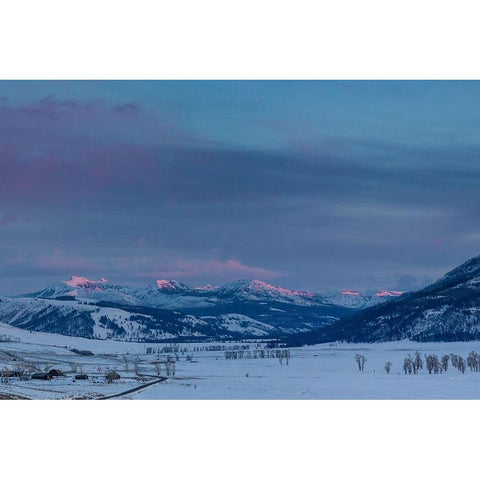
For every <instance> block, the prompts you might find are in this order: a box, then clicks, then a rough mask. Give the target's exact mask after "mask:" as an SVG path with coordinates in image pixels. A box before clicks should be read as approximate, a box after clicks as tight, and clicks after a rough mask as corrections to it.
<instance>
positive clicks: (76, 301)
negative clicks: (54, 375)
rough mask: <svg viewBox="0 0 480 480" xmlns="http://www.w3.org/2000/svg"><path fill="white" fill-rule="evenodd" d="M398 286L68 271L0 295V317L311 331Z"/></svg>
mask: <svg viewBox="0 0 480 480" xmlns="http://www.w3.org/2000/svg"><path fill="white" fill-rule="evenodd" d="M400 293H401V292H388V291H382V292H378V293H377V294H375V295H371V296H366V295H362V294H360V293H358V292H355V291H352V290H344V291H343V292H339V293H338V294H335V295H331V296H326V295H320V294H317V293H312V292H305V291H298V290H290V289H287V288H283V287H278V286H274V285H270V284H268V283H265V282H263V281H260V280H240V281H237V282H233V283H229V284H226V285H223V286H219V287H217V286H212V285H206V286H202V287H190V286H188V285H185V284H184V283H181V282H178V281H174V280H158V281H156V282H155V283H153V284H152V285H148V286H146V287H143V288H134V287H128V286H123V285H115V284H111V283H110V282H109V281H108V280H106V279H105V278H102V279H101V280H88V279H87V278H84V277H72V278H71V279H70V280H67V281H62V282H58V283H55V284H53V285H50V286H48V287H46V288H45V289H43V290H41V291H39V292H35V293H29V294H25V295H21V296H19V297H15V298H2V299H0V321H2V322H5V323H9V324H11V325H13V326H15V327H19V328H23V329H28V330H32V331H40V332H50V333H59V334H63V335H72V336H80V337H86V338H98V339H106V338H113V339H118V340H127V341H141V342H152V341H179V340H182V341H196V340H198V341H206V340H238V339H246V338H267V339H275V338H280V337H284V336H285V335H288V334H292V333H299V332H309V331H312V330H316V329H318V328H319V327H322V326H325V325H329V324H331V323H332V322H336V321H338V320H339V319H340V318H341V317H343V316H345V315H348V314H351V313H352V312H356V311H359V310H360V309H361V308H364V307H366V306H369V305H376V304H379V303H384V302H386V301H388V300H389V299H391V298H396V297H397V296H398V295H400Z"/></svg>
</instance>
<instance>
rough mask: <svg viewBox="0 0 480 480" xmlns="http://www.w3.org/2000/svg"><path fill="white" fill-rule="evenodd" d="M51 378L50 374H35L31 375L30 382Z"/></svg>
mask: <svg viewBox="0 0 480 480" xmlns="http://www.w3.org/2000/svg"><path fill="white" fill-rule="evenodd" d="M51 379H52V377H51V375H50V373H45V372H37V373H34V374H33V375H32V380H51Z"/></svg>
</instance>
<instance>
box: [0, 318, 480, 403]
mask: <svg viewBox="0 0 480 480" xmlns="http://www.w3.org/2000/svg"><path fill="white" fill-rule="evenodd" d="M0 335H1V336H8V337H9V338H11V339H13V340H14V341H11V342H1V343H0V369H1V368H4V367H8V368H14V367H15V364H16V363H17V362H19V361H21V362H29V363H31V364H34V365H36V366H37V369H39V371H43V370H44V369H45V368H58V369H61V370H62V371H64V372H65V373H66V374H67V376H66V377H62V378H54V379H52V380H50V381H43V380H30V381H23V380H20V379H18V378H12V379H9V382H8V384H0V397H2V396H3V397H26V398H52V399H56V398H100V397H103V396H109V395H113V394H121V393H122V392H125V391H127V390H129V389H131V388H135V387H137V386H145V385H146V384H147V383H150V382H152V380H155V378H153V377H152V376H153V375H156V371H155V366H154V362H155V361H158V360H160V361H162V362H164V361H165V360H166V358H167V353H161V352H160V350H161V349H162V348H164V347H169V345H168V344H164V343H162V344H150V343H149V344H145V343H130V342H116V341H112V340H104V341H102V340H89V339H82V338H76V337H66V336H62V335H54V334H44V333H33V332H27V331H24V330H20V329H17V328H14V327H11V326H8V325H4V324H0ZM212 345H213V344H200V343H191V344H177V346H178V347H180V349H182V350H184V351H183V352H180V353H179V355H178V359H177V360H176V362H175V370H176V372H175V376H169V377H168V379H167V380H165V381H163V382H160V383H157V384H153V385H149V386H146V387H145V388H143V389H141V390H138V391H136V392H134V393H130V394H125V395H121V396H120V397H118V398H127V399H192V400H194V399H478V398H480V388H479V386H480V373H475V372H471V371H470V369H467V371H466V372H465V374H461V373H460V372H458V371H457V370H455V369H454V368H452V367H451V366H450V368H449V369H448V371H447V372H446V373H442V374H437V375H435V374H431V375H429V374H428V373H427V371H426V370H425V369H423V370H421V371H420V373H419V374H418V375H405V374H404V373H403V369H402V365H403V359H404V358H405V357H406V356H407V355H408V354H412V355H413V354H414V353H415V351H417V350H418V351H419V352H421V353H422V356H423V354H431V353H433V354H437V355H439V356H442V355H444V354H450V353H455V354H457V355H461V356H462V357H464V358H466V357H467V355H468V353H469V352H471V351H472V350H475V351H480V342H468V343H414V342H408V341H402V342H390V343H381V344H334V345H333V344H329V345H327V344H323V345H316V346H312V347H303V348H294V349H291V350H290V352H291V358H290V361H289V364H288V365H287V364H286V362H285V360H284V361H283V364H282V365H281V364H280V362H279V360H278V359H277V358H246V357H247V356H253V351H254V350H259V349H264V348H265V347H264V345H261V346H259V345H257V344H255V343H251V344H248V346H249V349H248V352H250V353H249V354H248V355H247V354H246V355H244V358H242V359H236V360H233V359H230V360H227V359H226V358H225V353H224V351H222V350H218V351H208V350H203V347H205V346H207V347H209V346H210V347H211V346H212ZM214 345H216V346H217V347H218V348H227V349H229V348H230V349H231V348H235V346H236V345H243V346H245V345H246V344H235V343H232V342H230V343H226V344H221V343H218V342H217V343H215V344H214ZM71 348H77V349H86V350H90V351H91V352H93V353H94V354H95V355H94V356H82V355H78V354H75V353H73V352H71V351H70V349H71ZM150 348H151V349H153V353H151V352H150V350H147V349H150ZM246 351H247V350H246ZM147 352H148V353H147ZM357 353H359V354H361V355H364V356H365V357H366V358H367V362H366V365H365V370H364V372H359V371H358V368H357V366H356V364H355V360H354V356H355V354H357ZM187 355H188V356H190V355H193V358H187ZM171 356H172V357H174V356H175V355H174V354H171ZM14 359H16V360H14ZM125 360H127V361H126V362H125ZM387 361H390V362H392V364H393V367H392V371H391V373H390V374H387V373H386V372H385V371H384V365H385V362H387ZM135 363H136V364H137V365H138V369H139V371H140V375H137V374H136V373H135V372H134V364H135ZM163 368H164V369H165V365H164V366H163ZM110 370H115V371H117V372H118V373H119V374H120V375H121V377H122V378H121V379H120V380H117V381H116V382H114V383H111V384H109V383H107V382H106V380H105V374H106V373H107V372H108V371H110ZM75 371H76V372H75ZM79 372H83V373H87V374H88V375H89V379H88V380H87V381H79V380H77V381H74V375H75V373H79ZM137 373H138V372H137ZM157 373H158V372H157ZM160 375H165V376H166V372H165V370H163V372H162V373H160Z"/></svg>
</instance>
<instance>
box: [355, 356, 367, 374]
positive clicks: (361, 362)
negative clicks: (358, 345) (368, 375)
mask: <svg viewBox="0 0 480 480" xmlns="http://www.w3.org/2000/svg"><path fill="white" fill-rule="evenodd" d="M355 362H356V363H357V366H358V370H359V371H360V372H363V369H364V368H365V363H366V362H367V359H366V357H364V356H363V355H360V354H359V353H357V354H356V355H355Z"/></svg>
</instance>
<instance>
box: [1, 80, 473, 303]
mask: <svg viewBox="0 0 480 480" xmlns="http://www.w3.org/2000/svg"><path fill="white" fill-rule="evenodd" d="M479 101H480V83H479V82H0V294H13V293H20V292H25V291H30V290H33V289H36V288H40V287H43V286H45V285H46V284H49V283H51V282H53V281H58V280H62V279H65V278H67V277H69V276H70V275H72V274H73V275H84V276H89V277H93V278H100V277H107V278H109V279H110V280H112V281H122V282H125V283H130V284H138V285H142V284H146V283H149V282H153V281H154V280H155V279H157V278H175V279H179V280H182V281H185V282H186V283H190V284H201V283H215V284H218V283H221V282H225V281H231V280H236V279H240V278H260V279H263V280H266V281H271V282H273V283H276V284H280V285H283V286H287V287H292V288H297V289H311V290H318V291H322V290H324V289H327V290H330V289H331V290H338V289H342V288H353V289H358V290H362V291H370V290H377V289H383V288H395V289H400V290H409V289H414V288H419V287H421V286H423V285H425V284H426V283H428V282H430V281H432V280H434V279H436V278H437V277H439V276H440V275H442V274H443V273H445V272H446V271H447V270H449V269H450V268H452V267H454V266H456V265H457V264H459V263H461V262H463V261H464V260H466V259H468V258H470V257H472V256H475V255H478V254H480V248H479V246H480V224H479V218H480V217H479V213H480V212H479V210H480V188H479V187H480V137H479V136H478V130H479V127H480V113H479V112H480V110H479V109H478V104H479Z"/></svg>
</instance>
